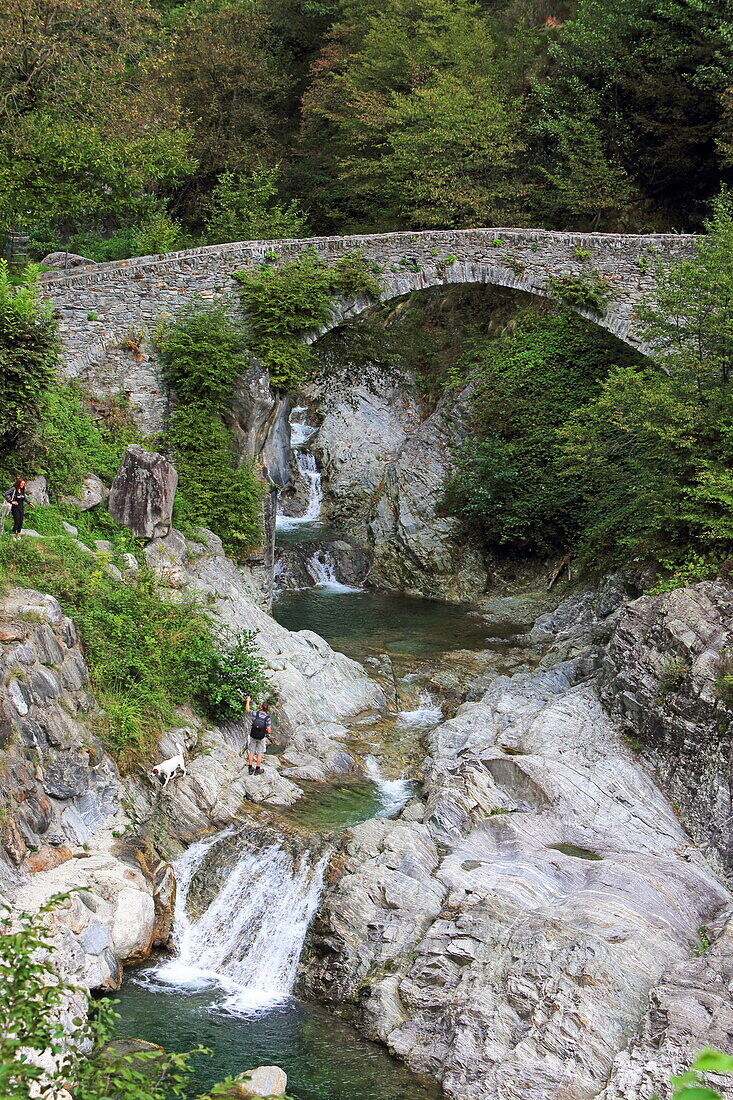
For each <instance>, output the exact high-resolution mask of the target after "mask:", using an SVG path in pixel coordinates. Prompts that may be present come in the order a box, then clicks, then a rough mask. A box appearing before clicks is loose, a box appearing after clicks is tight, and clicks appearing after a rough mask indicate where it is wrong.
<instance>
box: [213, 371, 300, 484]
mask: <svg viewBox="0 0 733 1100" xmlns="http://www.w3.org/2000/svg"><path fill="white" fill-rule="evenodd" d="M292 405H293V403H292V400H291V398H290V397H282V396H281V395H279V394H276V393H275V392H274V391H273V390H272V389H271V387H270V378H269V375H268V373H267V371H266V370H265V369H264V368H263V367H259V366H253V367H252V368H251V369H250V370H248V371H245V373H244V374H243V375H241V377H240V378H238V379H237V380H236V382H235V384H234V394H233V398H232V404H231V407H230V409H229V412H228V413H227V423H228V424H229V427H230V428H231V429H232V431H233V433H234V438H235V440H236V443H237V449H238V451H239V453H240V454H241V455H243V456H245V457H247V458H255V457H257V458H260V459H261V460H262V463H263V466H264V468H265V471H266V473H267V475H268V477H269V478H270V480H271V481H273V482H274V483H275V484H276V485H279V486H286V485H287V484H288V482H289V480H290V427H289V424H288V417H289V416H290V410H291V408H292Z"/></svg>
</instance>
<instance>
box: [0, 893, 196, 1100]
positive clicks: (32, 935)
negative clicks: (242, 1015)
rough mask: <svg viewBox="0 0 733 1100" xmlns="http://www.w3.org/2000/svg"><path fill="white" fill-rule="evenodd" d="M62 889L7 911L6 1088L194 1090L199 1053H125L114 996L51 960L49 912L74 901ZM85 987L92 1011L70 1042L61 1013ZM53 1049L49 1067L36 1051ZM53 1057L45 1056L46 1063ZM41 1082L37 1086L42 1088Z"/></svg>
mask: <svg viewBox="0 0 733 1100" xmlns="http://www.w3.org/2000/svg"><path fill="white" fill-rule="evenodd" d="M68 899H69V895H68V894H57V895H55V896H54V897H52V898H51V899H50V900H49V901H47V902H46V903H45V904H44V905H42V906H41V908H40V909H39V910H38V912H37V913H34V914H32V915H31V914H29V913H21V914H20V915H19V916H18V917H16V918H11V916H10V915H9V913H7V911H6V913H5V914H4V915H2V916H0V1095H2V1097H3V1100H10V1098H12V1097H22V1098H23V1100H27V1098H28V1097H29V1096H33V1095H40V1094H41V1091H40V1090H41V1088H42V1089H43V1090H44V1091H43V1095H44V1096H51V1095H53V1096H56V1095H62V1090H63V1095H68V1092H69V1091H70V1092H71V1093H72V1095H73V1096H74V1097H75V1098H76V1100H103V1098H104V1097H107V1096H111V1095H114V1096H115V1097H116V1098H117V1100H143V1098H145V1100H169V1098H170V1097H183V1096H186V1095H187V1088H186V1086H187V1083H188V1078H189V1076H190V1073H191V1069H190V1066H189V1064H188V1063H189V1059H190V1057H191V1055H192V1054H200V1053H205V1052H204V1049H203V1048H202V1047H199V1048H198V1049H196V1050H194V1051H191V1052H189V1053H188V1054H167V1053H166V1052H165V1051H163V1050H153V1051H139V1052H131V1053H125V1054H123V1053H121V1052H120V1051H118V1050H116V1049H115V1047H114V1045H109V1040H110V1039H111V1038H112V1034H113V1031H114V1026H115V1020H116V1019H117V1013H115V1012H114V1010H113V1008H112V1006H111V1004H110V1003H109V1002H107V1001H92V999H91V997H90V995H89V994H88V993H87V992H86V990H81V989H79V988H78V987H75V986H73V985H71V984H69V983H68V982H66V981H64V980H63V979H62V978H60V977H59V975H58V974H57V973H56V971H55V969H54V967H53V964H52V960H53V957H54V947H53V944H52V942H51V940H50V939H49V933H48V930H47V928H46V925H45V919H46V917H47V914H49V913H50V912H52V911H53V910H54V909H56V908H58V907H59V906H62V905H64V904H68ZM72 994H75V995H76V996H77V997H78V996H79V995H80V994H81V996H82V997H84V998H85V1000H86V1011H85V1013H84V1014H83V1016H81V1017H77V1018H75V1020H74V1024H75V1028H76V1030H75V1031H74V1035H73V1043H69V1042H68V1038H69V1037H68V1036H66V1039H67V1041H66V1042H64V1031H63V1028H62V1027H61V1022H60V1020H61V1013H62V1010H63V1009H64V1007H65V1006H66V1005H67V1004H68V1000H69V997H70V996H71V995H72ZM42 1054H45V1055H49V1054H50V1055H52V1056H53V1058H54V1062H55V1065H54V1068H53V1069H50V1070H48V1071H47V1072H46V1073H44V1072H43V1071H42V1070H41V1069H40V1068H39V1067H38V1066H37V1065H35V1064H34V1061H33V1060H32V1059H33V1058H39V1057H40V1056H41V1055H42ZM47 1063H48V1058H44V1064H47ZM36 1090H37V1091H36Z"/></svg>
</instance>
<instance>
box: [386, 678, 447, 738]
mask: <svg viewBox="0 0 733 1100" xmlns="http://www.w3.org/2000/svg"><path fill="white" fill-rule="evenodd" d="M407 678H408V677H405V679H407ZM442 716H443V708H442V707H441V705H440V703H434V702H433V700H432V699H431V697H430V695H429V694H428V692H427V691H421V692H420V706H419V707H415V709H414V710H400V711H398V712H397V717H398V718H399V720H400V722H402V723H403V724H404V725H405V726H413V727H415V728H418V729H422V728H426V729H427V728H428V727H430V726H437V725H438V723H439V722H440V720H441V718H442Z"/></svg>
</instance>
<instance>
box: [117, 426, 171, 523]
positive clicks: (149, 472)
mask: <svg viewBox="0 0 733 1100" xmlns="http://www.w3.org/2000/svg"><path fill="white" fill-rule="evenodd" d="M177 485H178V474H177V473H176V471H175V468H174V467H173V466H172V465H171V463H170V462H168V461H167V459H165V458H163V456H162V455H160V454H157V453H155V452H151V451H145V450H143V448H142V447H140V446H138V445H137V444H136V443H135V444H132V445H131V446H129V447H128V448H127V450H126V451H125V454H124V457H123V459H122V463H121V465H120V468H119V470H118V471H117V475H116V477H115V479H114V481H113V483H112V489H111V490H110V497H109V513H110V515H111V516H112V518H113V519H115V520H117V522H118V523H120V524H122V525H123V526H125V527H129V528H130V530H131V531H132V533H133V534H134V535H136V536H137V537H138V538H147V539H151V538H154V537H155V536H156V535H158V536H161V535H166V534H167V533H168V531H169V530H170V526H171V516H172V514H173V498H174V497H175V493H176V487H177Z"/></svg>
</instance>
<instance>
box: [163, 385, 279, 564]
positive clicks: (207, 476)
mask: <svg viewBox="0 0 733 1100" xmlns="http://www.w3.org/2000/svg"><path fill="white" fill-rule="evenodd" d="M166 440H167V445H168V447H169V448H170V450H171V453H172V456H173V459H174V461H175V465H176V469H177V470H178V479H179V480H178V485H179V491H178V493H177V494H176V500H175V506H174V518H175V521H176V522H177V523H179V522H183V523H188V524H197V525H198V526H200V527H208V528H209V529H210V530H212V531H214V533H215V534H217V535H218V536H219V538H221V539H222V541H223V542H224V543H225V545H226V546H227V547H228V548H229V549H230V550H234V551H242V552H243V551H246V550H249V549H252V548H253V547H257V546H259V545H261V543H262V527H261V522H260V505H261V503H262V495H263V493H264V485H263V483H262V480H261V479H260V477H259V475H258V472H257V470H256V468H255V465H254V463H253V462H252V461H245V462H243V463H242V464H241V465H240V466H237V465H236V464H235V458H234V454H233V452H232V444H231V436H230V433H229V431H228V429H227V428H226V427H225V426H224V424H223V422H222V420H221V419H220V418H219V416H217V414H216V413H214V412H211V411H210V410H209V409H207V408H206V406H203V407H202V408H197V407H196V406H195V405H187V406H185V407H182V408H179V409H176V411H175V412H174V413H173V415H172V417H171V419H170V423H169V426H168V431H167V434H166Z"/></svg>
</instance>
